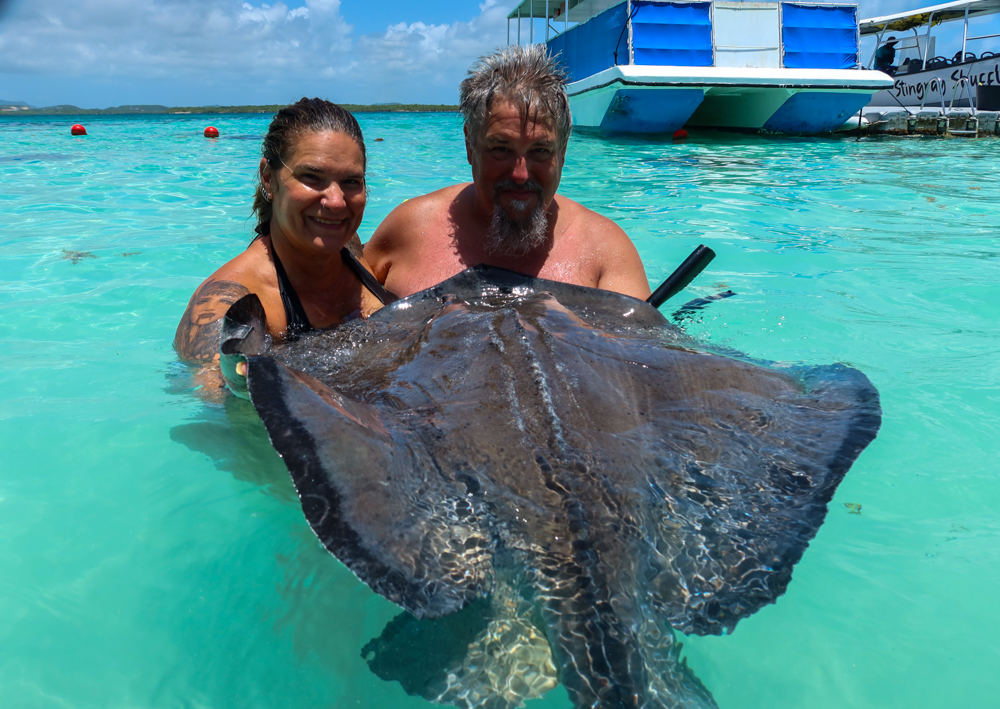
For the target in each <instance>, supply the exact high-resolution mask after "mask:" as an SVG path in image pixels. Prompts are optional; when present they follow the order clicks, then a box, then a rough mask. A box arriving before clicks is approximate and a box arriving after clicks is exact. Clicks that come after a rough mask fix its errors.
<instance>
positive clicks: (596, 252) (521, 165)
mask: <svg viewBox="0 0 1000 709" xmlns="http://www.w3.org/2000/svg"><path fill="white" fill-rule="evenodd" d="M460 93H461V110H462V113H463V115H464V117H465V148H466V153H467V157H468V160H469V165H470V166H471V167H472V183H471V184H469V183H467V184H460V185H454V186H451V187H446V188H444V189H441V190H438V191H436V192H432V193H430V194H428V195H424V196H422V197H417V198H414V199H411V200H408V201H406V202H404V203H403V204H401V205H400V206H398V207H396V209H395V210H393V212H392V213H391V214H390V215H389V216H388V217H386V219H385V221H383V222H382V224H380V225H379V227H378V229H376V230H375V234H374V235H373V236H372V238H371V240H370V241H369V242H368V243H367V244H366V245H365V258H366V259H367V261H368V263H369V264H371V266H372V269H373V271H374V273H375V276H376V277H377V278H378V279H379V281H381V282H382V283H384V284H385V287H386V288H387V289H388V290H390V291H392V292H393V293H395V294H397V295H399V296H401V297H405V296H407V295H410V294H411V293H416V292H417V291H421V290H424V289H425V288H429V287H431V286H434V285H436V284H438V283H440V282H441V281H444V280H446V279H448V278H451V277H452V276H454V275H455V274H456V273H459V272H461V271H463V270H465V269H466V268H469V267H471V266H476V265H478V264H487V265H489V266H499V267H501V268H507V269H509V270H511V271H517V272H518V273H522V274H524V275H527V276H535V277H538V278H545V279H549V280H553V281H561V282H564V283H572V284H575V285H581V286H589V287H591V288H603V289H605V290H612V291H617V292H619V293H625V294H626V295H631V296H634V297H636V298H641V299H645V298H647V297H648V296H649V293H650V291H649V282H648V281H647V280H646V273H645V271H644V270H643V267H642V261H641V260H640V259H639V254H638V252H637V251H636V250H635V246H634V245H633V244H632V242H631V240H630V239H629V238H628V236H627V235H626V234H625V232H624V231H622V229H621V228H620V227H619V226H618V225H617V224H615V223H614V222H612V221H611V220H610V219H607V218H605V217H602V216H601V215H599V214H597V213H596V212H593V211H591V210H589V209H587V208H586V207H584V206H583V205H581V204H578V203H577V202H574V201H573V200H571V199H567V198H566V197H563V196H561V195H557V194H556V190H557V189H558V187H559V180H560V177H561V176H562V168H563V163H564V162H565V157H566V144H567V142H568V141H569V134H570V128H571V125H572V121H571V118H570V112H569V98H568V97H567V95H566V76H565V74H564V73H563V71H562V70H561V69H560V68H559V67H558V66H557V65H556V63H555V61H554V60H553V59H552V58H551V57H549V56H548V53H547V51H546V47H545V45H534V46H530V47H516V46H515V47H505V48H503V49H500V50H498V51H496V52H494V53H493V54H489V55H487V56H485V57H483V58H481V59H480V60H479V61H478V62H477V63H476V64H475V65H474V66H473V67H472V69H470V71H469V75H468V77H467V78H466V79H465V81H463V82H462V86H461V92H460Z"/></svg>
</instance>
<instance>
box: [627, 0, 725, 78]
mask: <svg viewBox="0 0 1000 709" xmlns="http://www.w3.org/2000/svg"><path fill="white" fill-rule="evenodd" d="M632 7H633V11H632V12H633V14H632V51H633V56H634V57H635V63H636V64H646V65H659V66H712V64H713V55H712V15H711V3H709V2H667V3H664V2H643V1H641V0H640V1H638V2H633V3H632Z"/></svg>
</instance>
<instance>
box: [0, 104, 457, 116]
mask: <svg viewBox="0 0 1000 709" xmlns="http://www.w3.org/2000/svg"><path fill="white" fill-rule="evenodd" d="M286 105H287V104H283V103H276V104H271V105H267V106H174V107H168V106H156V105H151V106H115V107H113V108H80V107H78V106H71V105H68V104H64V105H61V106H48V107H46V108H35V107H31V108H28V109H27V110H25V109H24V108H22V106H24V104H20V106H17V105H13V106H3V105H0V116H99V115H109V116H110V115H123V114H127V115H155V114H167V115H178V114H179V115H185V114H219V113H277V112H278V111H280V110H281V109H282V108H284V107H285V106H286ZM340 105H341V106H343V107H344V108H346V109H347V110H348V111H351V112H352V113H430V112H441V111H446V112H455V111H457V110H458V106H449V105H446V104H422V103H379V104H374V105H370V106H363V105H360V104H353V103H343V104H340Z"/></svg>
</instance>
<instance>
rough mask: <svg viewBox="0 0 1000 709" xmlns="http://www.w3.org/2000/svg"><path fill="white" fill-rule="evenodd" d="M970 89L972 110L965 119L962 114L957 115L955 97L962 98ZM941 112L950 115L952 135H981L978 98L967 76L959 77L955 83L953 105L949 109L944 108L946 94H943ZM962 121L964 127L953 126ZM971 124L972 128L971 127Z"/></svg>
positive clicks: (952, 94) (974, 136) (970, 106)
mask: <svg viewBox="0 0 1000 709" xmlns="http://www.w3.org/2000/svg"><path fill="white" fill-rule="evenodd" d="M966 89H968V96H969V108H970V109H971V111H972V116H971V117H965V118H964V119H963V118H962V117H961V116H960V115H955V99H956V98H961V97H962V94H963V93H965V92H966V91H965V90H966ZM941 112H942V113H945V115H947V116H948V132H949V133H950V134H951V135H959V136H968V137H972V138H978V137H979V116H977V115H976V98H975V96H973V88H972V81H971V80H970V79H969V77H967V76H963V77H961V78H959V80H958V82H957V83H956V84H955V88H954V90H952V92H951V105H950V106H949V107H948V111H947V112H945V110H944V94H943V93H942V94H941ZM959 121H961V125H962V128H961V129H957V128H952V123H953V122H954V123H955V124H956V125H958V124H959ZM970 126H971V128H970Z"/></svg>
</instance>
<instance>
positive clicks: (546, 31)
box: [545, 0, 968, 42]
mask: <svg viewBox="0 0 1000 709" xmlns="http://www.w3.org/2000/svg"><path fill="white" fill-rule="evenodd" d="M966 12H968V10H966ZM545 41H546V42H548V41H549V0H545Z"/></svg>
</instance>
